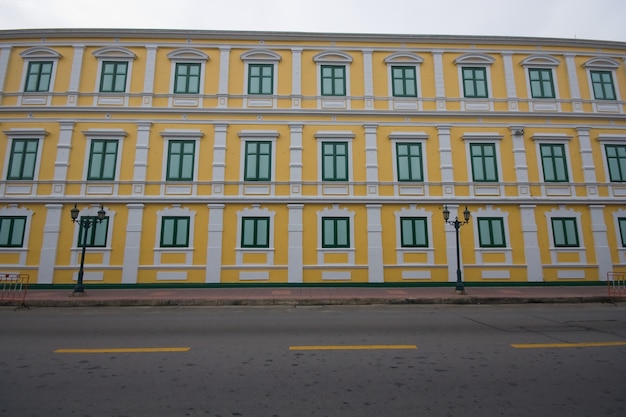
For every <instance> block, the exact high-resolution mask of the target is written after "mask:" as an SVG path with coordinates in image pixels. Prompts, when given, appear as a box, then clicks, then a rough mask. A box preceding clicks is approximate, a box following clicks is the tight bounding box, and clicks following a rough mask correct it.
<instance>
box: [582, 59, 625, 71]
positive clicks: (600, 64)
mask: <svg viewBox="0 0 626 417" xmlns="http://www.w3.org/2000/svg"><path fill="white" fill-rule="evenodd" d="M583 67H585V68H591V69H611V70H612V69H615V68H618V67H619V62H618V61H616V60H614V59H613V58H591V59H590V60H588V61H586V62H585V63H584V64H583Z"/></svg>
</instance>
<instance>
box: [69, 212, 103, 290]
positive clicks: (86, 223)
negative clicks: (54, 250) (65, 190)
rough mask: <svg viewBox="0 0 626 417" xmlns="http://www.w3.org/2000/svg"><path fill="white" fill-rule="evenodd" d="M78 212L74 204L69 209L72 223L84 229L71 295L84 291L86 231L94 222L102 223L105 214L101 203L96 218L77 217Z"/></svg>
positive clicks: (94, 224)
mask: <svg viewBox="0 0 626 417" xmlns="http://www.w3.org/2000/svg"><path fill="white" fill-rule="evenodd" d="M79 212H80V210H78V207H76V204H74V208H73V209H72V210H71V211H70V214H71V215H72V223H78V225H79V227H81V228H83V229H84V230H83V242H82V247H83V249H82V255H81V258H80V269H79V270H78V279H77V280H76V285H75V286H74V291H73V292H72V294H73V295H83V294H84V293H85V287H84V286H83V274H84V269H85V250H86V249H87V231H88V230H89V228H90V227H92V226H93V227H95V226H96V222H98V223H102V220H104V216H105V215H106V212H105V211H104V208H103V207H102V205H100V210H98V217H97V218H96V219H94V218H92V217H81V218H80V219H79V218H78V213H79Z"/></svg>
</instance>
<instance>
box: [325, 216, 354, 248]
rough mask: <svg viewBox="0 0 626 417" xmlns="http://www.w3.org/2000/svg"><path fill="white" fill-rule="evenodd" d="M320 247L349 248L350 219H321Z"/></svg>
mask: <svg viewBox="0 0 626 417" xmlns="http://www.w3.org/2000/svg"><path fill="white" fill-rule="evenodd" d="M322 247H323V248H349V247H350V219H349V218H348V217H325V218H323V219H322Z"/></svg>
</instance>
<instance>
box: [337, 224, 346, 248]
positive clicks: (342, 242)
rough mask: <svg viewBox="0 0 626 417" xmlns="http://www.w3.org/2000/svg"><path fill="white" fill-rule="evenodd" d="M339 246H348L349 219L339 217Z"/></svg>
mask: <svg viewBox="0 0 626 417" xmlns="http://www.w3.org/2000/svg"><path fill="white" fill-rule="evenodd" d="M336 224H337V246H341V247H346V246H348V220H347V219H337V223H336Z"/></svg>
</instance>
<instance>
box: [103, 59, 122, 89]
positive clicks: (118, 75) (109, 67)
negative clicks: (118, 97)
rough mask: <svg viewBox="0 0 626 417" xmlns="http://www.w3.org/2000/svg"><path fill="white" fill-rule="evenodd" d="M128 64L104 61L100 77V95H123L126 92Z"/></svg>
mask: <svg viewBox="0 0 626 417" xmlns="http://www.w3.org/2000/svg"><path fill="white" fill-rule="evenodd" d="M127 71H128V62H115V61H104V62H103V63H102V74H101V77H100V92H101V93H123V92H124V91H126V73H127Z"/></svg>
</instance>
